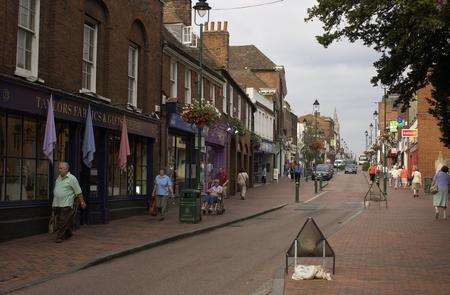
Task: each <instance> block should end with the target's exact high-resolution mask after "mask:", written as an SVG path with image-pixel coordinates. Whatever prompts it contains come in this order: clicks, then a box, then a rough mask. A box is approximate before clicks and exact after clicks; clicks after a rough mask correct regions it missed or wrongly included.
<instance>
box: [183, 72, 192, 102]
mask: <svg viewBox="0 0 450 295" xmlns="http://www.w3.org/2000/svg"><path fill="white" fill-rule="evenodd" d="M191 82H192V77H191V71H190V70H189V69H186V70H185V71H184V97H185V101H184V102H185V103H187V104H191V103H192V86H191V84H192V83H191Z"/></svg>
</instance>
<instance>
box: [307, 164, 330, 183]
mask: <svg viewBox="0 0 450 295" xmlns="http://www.w3.org/2000/svg"><path fill="white" fill-rule="evenodd" d="M333 174H334V170H333V167H332V166H331V164H318V165H317V167H316V168H315V169H314V170H313V174H312V179H313V180H314V179H316V176H320V177H322V179H323V180H327V181H328V180H330V179H331V178H333Z"/></svg>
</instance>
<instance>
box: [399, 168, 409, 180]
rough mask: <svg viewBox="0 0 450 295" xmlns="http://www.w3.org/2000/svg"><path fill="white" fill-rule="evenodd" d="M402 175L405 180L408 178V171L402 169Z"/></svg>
mask: <svg viewBox="0 0 450 295" xmlns="http://www.w3.org/2000/svg"><path fill="white" fill-rule="evenodd" d="M400 175H401V176H400V177H401V178H403V179H405V178H408V170H406V169H402V172H401V174H400Z"/></svg>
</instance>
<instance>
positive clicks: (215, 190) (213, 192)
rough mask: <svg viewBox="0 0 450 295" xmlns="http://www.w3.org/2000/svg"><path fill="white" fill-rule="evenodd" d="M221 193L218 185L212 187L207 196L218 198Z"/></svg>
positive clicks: (221, 189)
mask: <svg viewBox="0 0 450 295" xmlns="http://www.w3.org/2000/svg"><path fill="white" fill-rule="evenodd" d="M222 191H223V188H222V187H221V186H220V185H213V186H212V187H211V188H210V189H209V194H210V195H211V196H213V197H217V196H219V194H221V193H222Z"/></svg>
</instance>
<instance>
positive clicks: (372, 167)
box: [369, 162, 377, 183]
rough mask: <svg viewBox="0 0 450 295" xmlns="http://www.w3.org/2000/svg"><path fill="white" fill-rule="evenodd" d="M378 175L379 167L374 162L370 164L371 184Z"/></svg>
mask: <svg viewBox="0 0 450 295" xmlns="http://www.w3.org/2000/svg"><path fill="white" fill-rule="evenodd" d="M376 175H377V166H376V165H375V163H374V162H372V164H370V167H369V179H370V182H372V183H373V182H374V181H375V176H376Z"/></svg>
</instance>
